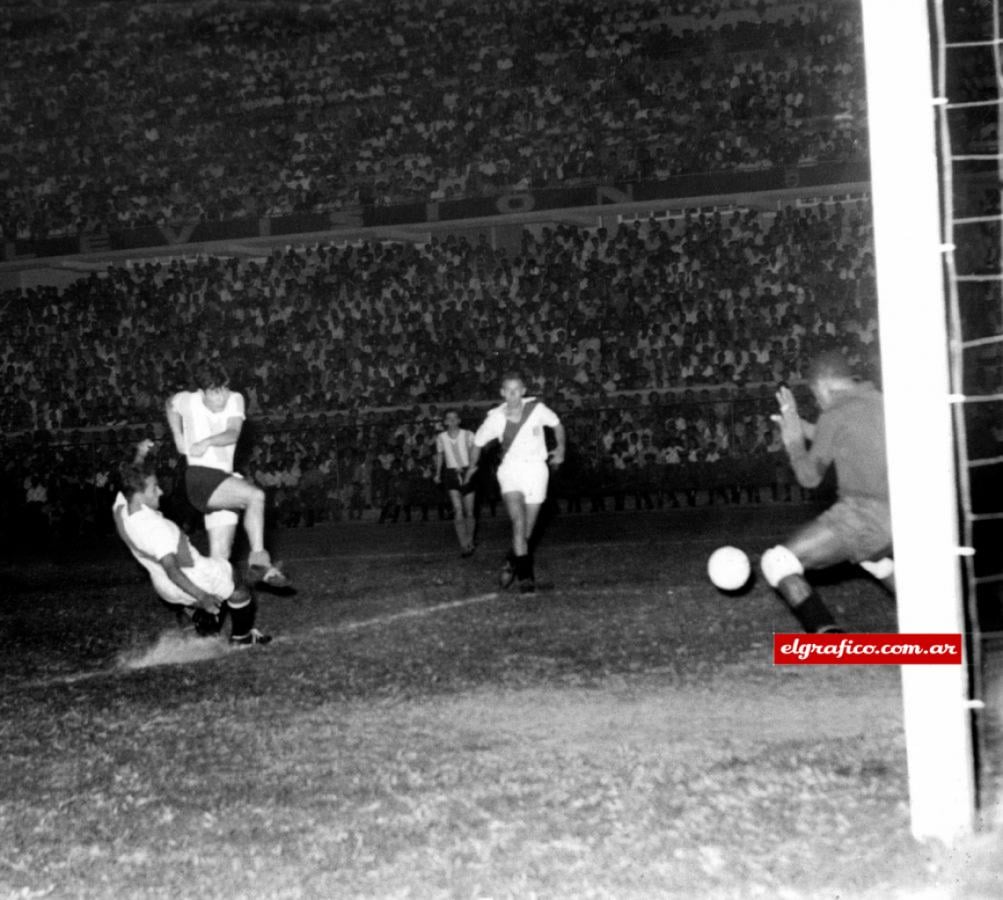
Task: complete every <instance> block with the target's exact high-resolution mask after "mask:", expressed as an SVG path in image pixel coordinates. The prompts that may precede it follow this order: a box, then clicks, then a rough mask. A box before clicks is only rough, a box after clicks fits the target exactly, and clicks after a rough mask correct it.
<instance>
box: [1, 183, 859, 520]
mask: <svg viewBox="0 0 1003 900" xmlns="http://www.w3.org/2000/svg"><path fill="white" fill-rule="evenodd" d="M869 223H870V218H869V210H868V209H867V208H866V205H865V204H863V203H861V202H853V203H846V204H840V203H834V204H819V205H813V206H792V207H785V208H783V209H780V210H778V211H775V212H774V211H770V212H762V211H755V210H744V209H733V210H727V209H726V210H717V211H713V212H703V213H701V212H696V211H688V212H684V213H681V214H680V215H678V216H665V217H662V218H657V217H649V218H646V219H638V220H636V221H629V222H624V223H622V224H621V225H620V226H619V227H617V228H614V229H611V230H606V229H604V228H599V229H584V228H580V227H572V226H568V225H558V226H554V227H549V226H540V227H536V228H534V229H533V230H526V231H525V232H524V240H523V244H522V248H521V249H522V252H521V253H520V254H519V255H518V256H516V257H513V258H509V255H508V254H506V253H505V252H503V251H500V250H493V249H492V248H491V247H490V246H489V245H488V244H487V242H486V241H474V242H471V241H468V240H466V239H465V238H453V237H446V238H444V239H441V240H439V239H433V240H432V241H431V242H429V243H428V244H424V245H410V244H403V243H361V244H357V245H346V246H334V245H321V246H317V245H311V246H307V247H303V248H299V249H293V248H290V249H288V250H287V251H286V252H276V253H274V254H273V255H271V256H269V257H267V258H264V259H238V258H232V259H220V258H214V257H210V258H203V257H199V258H195V259H190V260H184V259H171V260H169V261H164V262H146V263H139V264H136V265H130V266H128V267H111V268H109V269H108V270H107V271H106V272H104V273H101V274H94V275H92V276H91V277H89V278H85V279H83V280H81V281H78V282H76V283H74V284H73V285H72V286H71V287H70V288H68V289H67V290H65V291H63V292H61V293H60V292H57V291H56V290H55V289H49V288H37V289H31V290H29V291H27V292H26V293H25V294H24V295H23V296H22V294H21V293H20V292H10V293H7V294H5V295H4V296H3V298H2V301H0V322H2V324H3V329H2V332H0V366H2V369H3V371H4V373H5V378H4V380H3V384H2V386H0V391H2V396H0V417H2V418H0V429H2V430H3V432H4V434H5V436H6V437H5V442H6V443H7V444H8V448H9V449H10V451H11V452H7V453H4V460H5V462H4V466H5V470H4V483H5V487H4V491H5V494H6V498H5V499H6V500H7V502H6V503H5V504H4V506H5V508H6V509H8V510H9V511H10V512H11V516H9V517H8V520H9V521H16V520H15V519H13V518H12V516H13V515H14V511H15V510H19V509H24V508H25V507H27V508H28V513H29V514H28V515H27V518H28V519H29V520H31V521H39V520H40V516H41V519H44V520H45V521H48V522H49V523H50V524H51V523H53V522H55V521H56V520H59V521H67V522H71V523H73V524H72V527H74V528H77V527H83V528H87V527H89V526H88V524H87V523H88V522H89V521H90V518H93V519H94V521H95V523H96V524H95V527H97V528H100V527H101V523H100V521H99V520H100V516H101V512H100V511H101V510H103V507H102V504H101V503H96V505H95V504H94V503H92V502H91V500H89V499H87V498H91V499H93V498H94V497H101V498H102V499H103V494H104V492H107V490H110V481H111V480H112V475H113V472H114V463H115V461H116V459H117V458H118V455H119V454H120V453H121V443H122V441H126V442H127V441H128V440H132V439H134V438H135V436H136V434H137V433H144V434H146V433H152V434H154V435H155V436H157V437H158V438H160V439H161V440H163V437H164V424H163V403H164V399H165V398H166V396H167V395H168V394H169V393H171V392H173V391H174V390H178V389H181V388H185V387H187V386H189V382H190V370H191V367H192V365H193V364H194V363H195V362H196V361H197V360H199V359H203V358H217V359H220V360H223V361H224V362H226V363H227V364H228V366H229V368H230V370H231V372H232V376H233V382H234V384H235V386H237V387H238V388H239V389H240V390H242V392H243V393H244V394H245V397H246V399H247V403H248V410H249V415H250V421H249V432H250V431H252V430H256V432H257V433H256V434H253V433H249V447H250V451H249V453H248V455H247V456H246V458H245V469H246V471H247V472H248V473H249V474H251V475H252V477H254V478H255V479H256V480H257V481H259V482H260V483H261V484H263V485H264V486H266V487H268V488H269V489H270V494H271V496H272V503H273V510H274V511H275V514H276V515H278V516H279V517H280V518H281V519H282V520H283V521H286V522H300V521H308V520H309V521H312V520H313V519H315V518H318V517H323V516H332V515H346V516H347V515H361V514H362V513H363V512H364V511H365V510H367V509H373V510H375V509H379V510H381V511H383V512H384V518H385V519H387V520H390V521H393V520H394V518H395V516H400V515H404V516H405V518H406V517H407V516H408V515H409V514H410V507H412V506H416V507H417V508H418V510H419V513H420V515H421V516H422V517H425V516H428V515H429V514H430V511H431V513H432V514H436V513H435V510H436V509H437V508H438V506H439V501H438V499H437V497H436V494H435V492H434V490H433V489H432V488H431V485H430V480H429V476H430V474H431V462H432V437H433V436H434V433H435V431H436V430H437V428H439V427H441V426H440V424H439V423H440V418H441V413H442V411H443V409H444V404H447V403H453V402H456V401H460V402H461V403H465V404H467V408H466V409H465V410H464V414H465V418H466V421H467V422H468V424H476V422H477V421H478V420H479V418H480V416H481V414H482V411H483V407H482V406H478V405H474V406H471V405H470V403H471V402H472V401H475V400H476V401H481V402H486V401H489V400H490V399H491V396H492V393H493V391H492V390H491V388H490V386H491V385H494V384H496V383H497V381H498V377H499V376H500V374H501V373H502V371H504V370H506V369H509V368H511V367H512V366H513V365H517V366H520V367H522V368H523V369H524V370H525V371H526V372H527V373H529V374H530V375H531V381H532V383H533V385H534V388H536V389H539V390H540V391H541V392H542V393H543V394H544V395H545V396H546V397H547V398H548V402H549V403H552V404H553V405H554V406H555V407H557V408H559V409H560V410H561V412H562V417H563V418H565V419H566V420H567V422H568V423H569V432H570V434H571V438H572V447H573V450H574V451H575V452H574V453H573V454H572V457H573V458H572V461H571V464H569V466H568V467H567V472H566V473H565V477H564V478H563V479H562V485H561V487H560V491H559V492H560V493H562V494H563V496H565V498H566V499H567V500H568V502H569V504H570V505H572V506H575V505H576V504H580V503H581V501H582V497H583V496H585V497H586V499H587V500H588V502H589V503H591V504H592V505H593V506H595V507H598V506H599V505H601V504H604V503H605V502H606V500H609V501H610V502H611V503H612V504H613V505H614V506H623V505H624V504H628V505H629V504H630V503H631V502H633V503H634V504H635V505H637V504H641V505H647V504H649V503H655V504H657V503H658V502H662V503H666V502H667V503H670V504H671V503H673V502H681V503H695V502H697V501H698V496H699V502H709V501H713V500H715V499H717V500H719V501H728V502H732V501H734V500H736V499H738V498H740V497H744V498H745V499H747V500H748V499H754V498H755V496H756V491H755V490H752V489H753V488H756V489H758V490H762V489H768V490H769V496H771V497H772V496H781V497H782V496H786V494H787V491H789V489H790V485H789V483H786V484H785V483H784V478H785V476H784V474H783V472H785V471H786V469H785V467H784V466H782V465H780V466H778V465H773V464H772V463H770V462H769V461H768V460H769V459H771V454H774V455H775V454H777V453H778V452H779V445H777V444H776V441H775V436H774V435H773V434H772V433H771V429H770V423H769V419H768V413H769V410H770V409H771V408H772V405H773V386H774V385H775V384H776V383H777V382H778V381H790V382H797V381H798V380H799V379H800V377H801V373H802V370H803V367H804V365H805V363H806V361H807V360H808V359H809V358H810V356H811V355H812V354H813V353H814V352H816V351H817V350H818V349H821V348H823V347H829V346H838V347H839V348H840V349H842V350H843V351H844V352H845V353H846V354H847V355H848V356H849V357H850V359H851V360H852V361H853V362H854V363H855V364H856V365H857V366H858V367H859V368H861V369H862V370H863V371H869V370H870V371H874V365H875V363H876V357H875V353H876V344H875V342H874V338H875V330H876V320H875V309H874V293H873V283H874V281H873V272H872V258H871V252H870V238H869V229H870V224H869ZM707 385H714V388H713V389H711V388H709V387H707ZM109 426H112V431H111V436H110V437H109V432H108V430H107V429H108V427H109ZM137 429H138V430H139V431H138V432H137ZM70 434H72V436H73V437H72V443H68V441H69V440H70V438H69V435H70ZM81 435H84V436H88V439H89V440H90V443H86V444H84V446H83V447H78V446H75V445H76V444H77V443H78V442H79V437H80V436H81ZM19 442H20V444H19ZM18 446H20V447H22V448H23V449H22V450H18V449H17V448H18ZM750 460H758V462H757V463H756V464H755V465H757V466H758V468H757V469H756V474H755V476H754V477H753V475H752V474H751V471H750V470H748V466H752V465H753V463H752V462H750ZM165 465H167V466H168V469H169V468H170V467H171V465H172V464H171V463H169V462H166V461H165ZM708 466H710V467H711V468H710V469H708V468H707V467H708ZM743 466H744V467H746V469H743ZM676 467H680V468H678V469H677V468H676ZM743 472H744V474H743ZM169 483H170V482H169ZM719 483H720V484H719ZM638 485H641V487H638ZM588 486H591V487H588ZM708 486H711V487H714V490H713V491H711V492H709V493H708ZM745 487H748V488H749V490H746V491H744V493H743V488H745ZM583 492H584V494H583ZM698 492H699V495H698ZM43 498H44V499H43ZM307 498H309V499H307ZM395 498H396V501H395ZM415 498H419V499H418V500H416V499H415ZM33 504H35V505H33ZM38 504H40V505H38ZM388 504H389V505H388ZM81 506H87V507H93V508H94V509H96V510H98V511H99V512H96V513H91V514H88V515H87V516H84V515H77V514H76V513H74V514H72V515H70V514H67V513H66V512H65V510H77V509H79V508H80V507H81ZM43 509H44V510H46V512H45V514H44V515H42V510H43ZM395 510H396V512H395ZM88 516H90V518H88Z"/></svg>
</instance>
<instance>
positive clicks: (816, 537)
mask: <svg viewBox="0 0 1003 900" xmlns="http://www.w3.org/2000/svg"><path fill="white" fill-rule="evenodd" d="M808 387H809V388H810V389H811V392H812V394H813V395H814V397H815V400H816V402H817V403H818V407H819V409H820V410H821V415H820V417H819V419H818V422H817V423H815V424H814V425H812V424H811V423H809V422H806V421H804V420H803V419H801V417H800V416H799V415H798V409H797V403H796V401H795V399H794V395H793V394H792V393H791V391H790V390H789V389H788V388H786V387H782V388H781V389H780V390H779V391H778V392H777V402H778V403H779V404H780V413H779V415H775V416H773V417H772V418H773V420H774V421H775V422H777V423H779V425H780V436H781V438H782V440H783V442H784V447H785V448H786V449H787V454H788V456H789V457H790V462H791V467H792V468H793V470H794V475H795V477H796V478H797V480H798V483H799V484H801V485H802V486H803V487H806V488H813V487H817V486H818V485H819V484H820V483H821V481H822V478H823V476H824V475H825V472H826V470H827V469H828V468H829V466H830V465H831V464H835V466H836V477H837V479H838V483H839V499H838V500H837V501H836V503H835V504H833V505H832V506H831V507H830V508H829V509H827V510H826V511H825V512H824V513H822V515H820V516H819V517H818V518H817V519H815V520H814V521H812V522H809V523H808V524H807V525H805V526H804V527H802V528H800V529H799V530H798V531H796V532H795V533H794V534H792V535H791V536H790V537H789V538H788V539H787V540H786V541H784V542H783V543H782V544H779V545H778V546H776V547H773V548H772V549H770V550H767V551H766V552H765V553H764V554H763V556H762V559H761V561H760V565H761V568H762V570H763V576H764V577H765V578H766V581H767V582H768V583H769V584H770V586H771V587H773V588H775V589H776V590H777V592H778V593H779V594H780V596H781V597H782V598H783V599H784V601H785V602H786V603H787V605H788V606H789V607H790V609H791V612H793V613H794V616H795V617H796V618H797V620H798V622H800V623H801V626H802V627H803V628H804V629H805V631H808V632H826V631H829V632H831V631H841V630H842V629H841V628H839V627H838V626H837V625H836V622H835V620H834V619H833V617H832V614H831V613H830V612H829V610H828V608H827V607H826V606H825V604H824V603H823V602H822V600H821V598H820V597H819V596H818V594H816V593H815V591H814V589H813V588H812V587H811V585H810V584H809V583H808V581H807V579H806V578H805V577H804V572H805V570H806V569H823V568H827V567H828V566H833V565H836V564H837V563H842V562H853V563H858V564H859V565H860V566H862V567H863V568H864V569H865V570H866V571H867V572H869V573H870V574H871V575H873V576H874V577H875V578H877V579H878V580H879V581H881V582H882V584H884V585H885V587H886V588H888V590H890V591H892V592H893V593H894V591H895V578H894V565H893V563H892V558H891V544H892V531H891V514H890V511H889V505H888V465H887V461H886V458H885V427H884V406H883V401H882V397H881V394H880V393H879V392H878V391H877V390H876V389H875V388H874V386H873V385H871V384H870V383H868V382H858V381H857V380H856V379H855V378H854V376H853V373H852V371H851V369H850V366H849V365H848V363H847V362H846V360H845V359H844V358H843V357H842V356H841V355H839V354H838V353H824V354H822V355H820V356H819V357H818V358H817V359H816V360H815V361H814V362H813V363H812V364H811V367H810V369H809V372H808ZM807 442H810V443H811V446H810V448H809V447H808V443H807Z"/></svg>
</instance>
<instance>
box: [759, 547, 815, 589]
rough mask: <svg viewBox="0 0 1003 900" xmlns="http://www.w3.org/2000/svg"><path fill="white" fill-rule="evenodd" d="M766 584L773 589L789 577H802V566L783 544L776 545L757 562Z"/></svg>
mask: <svg viewBox="0 0 1003 900" xmlns="http://www.w3.org/2000/svg"><path fill="white" fill-rule="evenodd" d="M759 567H760V568H761V569H762V570H763V577H764V578H765V579H766V583H767V584H768V585H769V586H770V587H772V588H775V587H776V586H777V585H778V584H780V582H781V581H783V580H784V579H785V578H787V577H788V576H790V575H804V566H803V565H801V560H799V559H798V558H797V557H796V556H795V555H794V553H793V551H791V550H789V549H788V548H787V547H785V546H784V545H783V544H777V546H776V547H771V548H770V549H769V550H767V551H766V552H765V553H764V554H763V555H762V558H761V559H760V560H759Z"/></svg>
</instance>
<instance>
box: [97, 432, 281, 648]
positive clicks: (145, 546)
mask: <svg viewBox="0 0 1003 900" xmlns="http://www.w3.org/2000/svg"><path fill="white" fill-rule="evenodd" d="M152 446H153V445H152V442H151V441H143V442H142V443H141V444H140V445H139V447H138V448H137V453H136V459H135V460H134V461H133V462H132V463H130V464H127V465H125V466H123V467H122V470H121V480H122V490H121V492H120V493H119V494H118V495H117V496H116V497H115V503H114V505H113V506H112V515H113V516H114V520H115V529H116V531H118V535H119V537H121V538H122V540H123V541H124V542H125V544H126V546H127V547H128V548H129V550H130V552H131V553H132V555H133V556H134V557H135V558H136V559H137V560H138V561H139V564H140V565H141V566H143V568H144V569H146V571H147V572H149V573H150V580H151V581H152V583H153V589H154V590H155V591H156V592H157V594H158V596H159V597H160V598H161V599H162V600H163V601H164V602H165V603H167V604H168V605H169V606H171V607H172V608H174V609H175V610H176V611H177V612H179V613H180V614H182V615H185V616H187V617H188V618H190V619H191V620H192V622H193V624H194V625H195V628H196V631H198V633H199V634H203V635H210V634H216V633H217V632H218V631H219V630H220V628H221V627H222V613H223V611H224V608H225V611H226V612H228V613H229V615H230V628H231V633H230V643H231V644H238V645H247V644H267V643H268V642H269V641H270V640H271V638H270V637H269V636H268V635H267V634H262V633H261V632H260V631H259V630H258V629H257V628H255V627H254V619H255V603H254V596H253V594H252V593H251V591H250V590H248V589H247V588H245V587H236V586H235V584H234V580H233V569H232V567H231V566H230V563H229V562H228V561H227V560H225V559H215V558H212V557H208V556H202V555H201V554H200V553H199V552H198V550H196V549H195V548H194V547H193V546H192V545H191V544H190V543H189V542H188V538H187V537H186V536H185V533H184V532H183V531H182V530H181V529H180V528H179V527H178V526H177V525H176V524H175V523H174V522H172V521H171V520H170V519H168V518H166V517H165V516H164V515H163V514H162V513H161V512H160V497H161V495H162V494H163V491H162V490H161V488H160V485H159V483H158V482H157V476H156V473H155V472H154V471H153V469H152V466H150V465H149V463H148V462H147V460H146V455H147V453H148V452H149V450H150V448H151V447H152Z"/></svg>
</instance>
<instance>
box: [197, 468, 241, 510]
mask: <svg viewBox="0 0 1003 900" xmlns="http://www.w3.org/2000/svg"><path fill="white" fill-rule="evenodd" d="M232 477H233V475H231V474H230V473H229V472H223V471H222V470H220V469H211V468H209V466H189V467H188V470H187V471H186V472H185V491H186V493H187V494H188V502H189V503H191V505H192V506H194V507H195V508H196V509H197V510H198V511H199V512H200V513H206V512H209V498H210V497H212V495H213V493H214V492H215V490H216V488H218V487H219V486H220V485H221V484H222V483H223V482H224V481H226V479H227V478H232Z"/></svg>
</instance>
